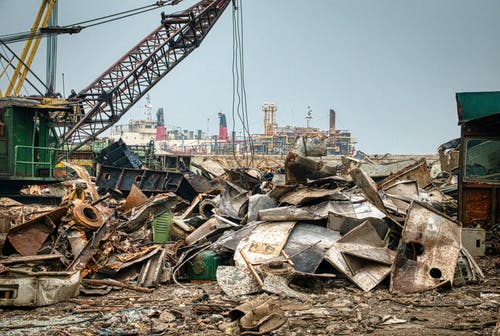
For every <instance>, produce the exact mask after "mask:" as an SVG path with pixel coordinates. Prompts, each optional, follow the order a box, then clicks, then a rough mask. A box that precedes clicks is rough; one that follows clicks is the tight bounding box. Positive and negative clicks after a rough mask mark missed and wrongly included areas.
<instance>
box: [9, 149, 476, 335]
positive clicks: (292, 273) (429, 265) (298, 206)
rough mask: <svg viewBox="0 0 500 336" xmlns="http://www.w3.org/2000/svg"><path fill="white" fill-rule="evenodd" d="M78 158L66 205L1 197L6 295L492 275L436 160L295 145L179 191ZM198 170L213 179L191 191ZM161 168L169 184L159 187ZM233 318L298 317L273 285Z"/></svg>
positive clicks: (398, 287) (421, 283)
mask: <svg viewBox="0 0 500 336" xmlns="http://www.w3.org/2000/svg"><path fill="white" fill-rule="evenodd" d="M68 166H69V167H70V168H72V169H73V170H74V171H75V172H76V174H77V175H78V178H77V179H75V180H71V181H67V182H65V185H66V187H67V188H66V190H67V191H66V193H65V195H64V197H63V198H62V202H61V204H60V205H59V206H58V207H56V208H53V207H52V208H40V207H29V206H25V205H22V204H19V203H17V202H15V201H12V200H9V199H2V200H0V202H1V203H0V205H1V211H2V222H1V223H0V224H2V225H1V226H0V228H2V230H3V231H2V233H1V235H0V247H1V248H2V254H3V257H0V294H1V295H0V305H2V306H41V305H48V304H52V303H55V302H58V301H61V300H67V299H69V298H71V297H74V296H76V295H78V293H79V292H80V293H81V294H85V295H96V294H107V293H109V292H110V291H111V290H112V289H113V288H116V287H123V288H127V289H131V290H136V291H140V292H151V291H153V290H154V289H155V288H157V287H159V286H161V285H163V284H167V283H172V282H175V283H179V282H181V281H182V282H185V281H189V280H191V281H195V280H216V281H217V283H218V285H219V286H220V289H221V290H222V291H223V293H225V294H226V295H227V296H229V297H232V298H235V297H240V296H242V295H249V294H253V293H259V292H266V293H270V294H277V295H279V296H281V297H292V298H296V299H298V300H302V301H304V302H307V301H308V300H310V297H309V296H308V295H307V293H305V292H302V291H299V290H297V288H298V287H296V286H295V287H293V288H292V287H291V286H290V284H291V283H294V284H297V283H304V280H306V281H305V282H306V283H307V282H308V281H312V280H313V279H314V280H315V281H316V280H318V279H320V281H325V283H331V282H332V281H333V283H335V282H337V281H338V282H339V283H340V284H343V285H344V286H347V284H345V281H346V280H345V279H347V280H348V281H350V282H352V283H353V284H354V285H356V286H357V287H359V288H360V289H361V290H362V291H364V292H368V291H371V290H372V289H374V288H375V287H376V286H383V287H388V288H389V291H390V292H392V293H403V294H407V293H416V292H422V291H427V290H432V289H435V288H438V287H442V286H454V285H458V284H465V283H470V282H478V281H481V279H482V278H483V273H482V272H481V269H480V268H479V266H478V265H477V264H476V262H475V260H474V257H473V256H472V255H480V254H481V253H482V252H481V251H480V249H474V250H469V251H468V250H467V249H466V248H464V245H463V244H462V227H461V225H460V224H459V223H458V222H457V221H456V220H455V219H454V217H455V216H456V204H457V203H456V200H455V199H454V198H453V197H451V196H448V195H446V194H445V193H444V192H443V190H446V188H447V186H446V185H445V184H444V183H442V181H441V182H439V181H438V180H433V179H432V178H431V176H430V172H429V169H428V166H427V163H426V161H425V160H422V161H414V160H409V161H403V162H397V163H394V164H385V165H380V164H374V163H370V162H369V160H356V159H354V158H348V157H346V158H345V159H344V164H343V166H342V167H329V166H327V165H324V164H323V163H322V162H320V161H319V162H318V161H315V160H312V159H311V158H308V157H305V156H301V155H300V154H299V153H297V152H290V153H289V154H288V156H287V158H286V161H285V162H284V165H283V166H282V167H281V168H280V169H278V170H274V171H265V170H259V169H254V168H236V169H231V168H227V167H222V166H221V165H220V164H219V163H217V162H216V161H214V160H211V159H206V160H205V161H203V162H202V163H201V164H197V165H196V166H197V168H196V169H195V170H196V173H197V175H196V174H195V173H194V172H192V171H191V172H185V173H179V174H180V176H181V177H182V178H184V179H185V184H176V187H175V188H170V189H169V185H168V178H167V179H165V176H160V175H158V174H157V175H154V174H150V175H148V174H147V173H145V172H144V171H142V172H141V174H139V175H137V174H136V175H133V176H132V177H131V176H130V175H127V174H126V172H124V171H123V170H125V168H123V169H122V171H121V172H120V173H121V174H122V175H119V178H118V179H115V177H113V176H112V175H111V174H112V172H111V168H110V167H107V168H106V167H104V168H105V169H104V171H105V174H108V175H102V174H101V175H100V176H99V177H98V179H97V186H96V185H94V182H92V179H91V177H90V176H89V175H88V173H87V172H86V171H85V170H84V169H82V168H81V167H78V166H75V165H71V164H68ZM115 168H116V167H115ZM193 169H194V168H193ZM135 170H138V169H132V168H131V169H130V171H135ZM194 175H196V176H197V177H196V178H197V179H198V180H200V179H203V180H204V183H199V182H197V183H196V187H197V188H191V189H189V190H190V192H188V193H186V192H185V189H186V188H187V187H186V185H189V184H191V181H192V179H191V178H192V177H193V176H194ZM135 176H141V178H140V179H138V178H137V177H135ZM155 178H157V179H162V178H163V180H162V181H163V184H161V183H160V184H158V185H157V187H156V188H153V189H151V188H149V189H148V188H146V187H145V184H144V183H145V182H146V181H149V182H152V179H155ZM110 181H112V183H110ZM129 182H130V183H129ZM438 182H439V183H438ZM127 183H128V184H127ZM150 184H151V183H150ZM124 186H125V187H124ZM201 186H203V187H201ZM141 189H142V190H141ZM193 190H196V192H195V193H193V192H192V191H193ZM483 253H484V252H483ZM386 279H388V281H384V280H386ZM259 307H260V308H259ZM259 309H261V310H262V312H261V313H262V315H259V318H257V317H256V316H254V315H253V314H256V311H259ZM229 316H230V317H231V318H232V319H234V320H236V321H239V322H238V326H239V328H240V329H241V331H246V332H253V333H255V334H262V333H264V332H268V331H270V330H273V329H276V328H279V327H280V326H282V325H283V324H284V323H285V322H286V319H287V318H286V316H285V315H284V314H283V311H282V310H281V308H280V307H278V306H277V305H276V302H275V301H274V300H271V299H266V300H263V299H262V297H258V298H256V299H255V300H250V301H247V302H246V303H244V304H243V305H240V306H238V307H233V309H232V310H231V311H230V312H229ZM174 319H175V317H174Z"/></svg>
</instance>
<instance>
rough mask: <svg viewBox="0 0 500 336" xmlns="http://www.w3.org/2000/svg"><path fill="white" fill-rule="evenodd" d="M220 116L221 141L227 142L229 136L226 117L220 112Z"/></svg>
mask: <svg viewBox="0 0 500 336" xmlns="http://www.w3.org/2000/svg"><path fill="white" fill-rule="evenodd" d="M218 115H219V140H221V141H227V140H228V136H227V121H226V115H225V114H224V113H222V112H219V113H218Z"/></svg>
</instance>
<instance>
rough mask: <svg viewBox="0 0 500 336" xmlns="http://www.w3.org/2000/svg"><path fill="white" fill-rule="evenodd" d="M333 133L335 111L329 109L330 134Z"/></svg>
mask: <svg viewBox="0 0 500 336" xmlns="http://www.w3.org/2000/svg"><path fill="white" fill-rule="evenodd" d="M334 132H335V111H334V110H333V109H330V134H333V133H334Z"/></svg>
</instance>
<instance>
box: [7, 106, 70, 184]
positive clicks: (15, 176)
mask: <svg viewBox="0 0 500 336" xmlns="http://www.w3.org/2000/svg"><path fill="white" fill-rule="evenodd" d="M60 111H61V109H60V108H55V107H54V106H49V105H43V104H41V103H39V102H38V101H35V100H28V99H2V100H0V192H1V193H2V194H10V193H15V192H17V191H19V189H20V188H22V187H23V186H24V185H27V184H40V183H51V182H57V181H61V179H62V178H63V177H64V175H65V174H64V173H65V172H64V170H63V168H62V167H57V166H56V163H57V160H58V158H59V157H61V156H63V155H64V153H63V152H62V151H61V150H59V149H58V147H59V146H58V141H57V135H56V132H55V129H54V127H53V126H52V125H51V117H50V115H51V113H59V112H60Z"/></svg>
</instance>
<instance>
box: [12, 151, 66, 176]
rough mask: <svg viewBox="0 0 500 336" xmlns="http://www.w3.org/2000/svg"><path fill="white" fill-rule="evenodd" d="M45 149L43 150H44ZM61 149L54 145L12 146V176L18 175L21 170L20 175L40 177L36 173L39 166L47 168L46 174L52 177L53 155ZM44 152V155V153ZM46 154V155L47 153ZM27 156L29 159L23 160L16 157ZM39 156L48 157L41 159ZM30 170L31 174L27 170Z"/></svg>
mask: <svg viewBox="0 0 500 336" xmlns="http://www.w3.org/2000/svg"><path fill="white" fill-rule="evenodd" d="M44 151H45V152H44ZM60 151H61V150H60V149H58V148H54V147H35V146H21V145H17V146H15V147H14V176H18V173H19V172H20V171H21V174H22V175H21V176H24V177H41V175H40V174H37V172H38V171H37V170H38V169H40V168H48V172H49V174H48V176H44V177H53V176H54V168H55V155H56V152H60ZM44 154H45V155H44ZM47 154H48V155H47ZM26 157H29V158H30V159H31V161H23V160H19V159H18V158H26ZM41 157H45V158H47V157H48V159H46V160H41V159H40V158H41ZM30 168H31V169H30ZM30 171H31V175H30V174H29V172H30Z"/></svg>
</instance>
